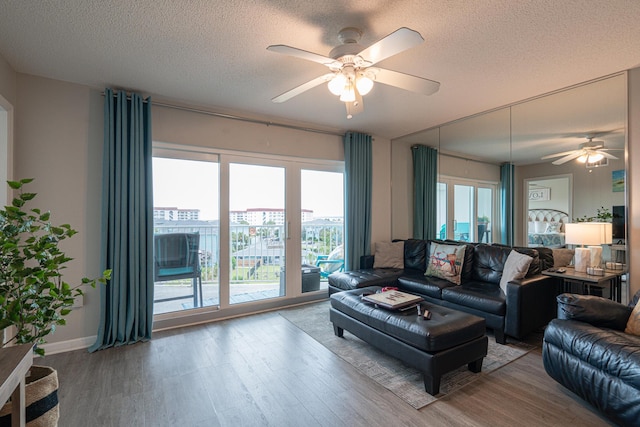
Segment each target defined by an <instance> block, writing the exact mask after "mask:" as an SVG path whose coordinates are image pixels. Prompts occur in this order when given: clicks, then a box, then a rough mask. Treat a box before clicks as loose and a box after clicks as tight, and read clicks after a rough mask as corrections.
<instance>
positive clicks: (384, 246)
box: [373, 241, 404, 268]
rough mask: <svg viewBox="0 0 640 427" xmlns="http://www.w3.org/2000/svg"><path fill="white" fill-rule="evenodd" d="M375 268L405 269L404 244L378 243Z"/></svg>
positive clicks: (374, 258) (374, 259) (401, 242)
mask: <svg viewBox="0 0 640 427" xmlns="http://www.w3.org/2000/svg"><path fill="white" fill-rule="evenodd" d="M373 268H404V242H403V241H400V242H376V252H375V254H374V257H373Z"/></svg>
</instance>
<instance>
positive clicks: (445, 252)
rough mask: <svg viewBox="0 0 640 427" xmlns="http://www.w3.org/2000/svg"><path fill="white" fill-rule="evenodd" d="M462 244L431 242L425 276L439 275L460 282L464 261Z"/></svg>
mask: <svg viewBox="0 0 640 427" xmlns="http://www.w3.org/2000/svg"><path fill="white" fill-rule="evenodd" d="M465 248H466V246H464V245H443V244H439V243H433V242H432V243H431V245H430V248H429V259H428V261H427V271H426V272H425V273H424V275H425V276H433V277H440V278H442V279H446V280H448V281H450V282H452V283H455V284H456V285H459V284H460V275H461V274H462V265H463V263H464V251H465Z"/></svg>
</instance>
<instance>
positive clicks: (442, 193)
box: [436, 182, 448, 240]
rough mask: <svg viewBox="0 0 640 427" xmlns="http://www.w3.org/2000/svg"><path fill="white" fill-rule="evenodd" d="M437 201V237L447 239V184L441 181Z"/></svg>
mask: <svg viewBox="0 0 640 427" xmlns="http://www.w3.org/2000/svg"><path fill="white" fill-rule="evenodd" d="M437 192H438V193H437V196H436V197H437V201H436V206H437V210H436V227H437V230H436V238H437V239H442V240H444V239H446V238H447V237H448V236H447V184H445V183H444V182H439V183H438V186H437Z"/></svg>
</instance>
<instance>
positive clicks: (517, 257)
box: [500, 250, 533, 294]
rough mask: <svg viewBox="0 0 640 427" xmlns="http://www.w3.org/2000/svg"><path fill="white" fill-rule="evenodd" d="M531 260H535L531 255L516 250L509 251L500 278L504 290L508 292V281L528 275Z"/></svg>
mask: <svg viewBox="0 0 640 427" xmlns="http://www.w3.org/2000/svg"><path fill="white" fill-rule="evenodd" d="M531 261H533V258H531V257H530V256H529V255H525V254H521V253H520V252H517V251H514V250H512V251H511V252H510V253H509V256H508V257H507V262H505V263H504V269H503V270H502V277H501V278H500V289H502V292H504V293H505V294H506V293H507V283H509V282H510V281H512V280H517V279H523V278H524V276H526V275H527V271H529V266H530V265H531Z"/></svg>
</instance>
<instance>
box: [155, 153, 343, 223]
mask: <svg viewBox="0 0 640 427" xmlns="http://www.w3.org/2000/svg"><path fill="white" fill-rule="evenodd" d="M284 173H285V170H284V168H281V167H271V166H255V165H245V164H238V163H232V164H230V167H229V174H230V189H229V191H230V195H231V200H230V209H231V210H245V209H247V208H252V207H253V208H276V209H277V208H283V206H284V200H285V194H284V190H283V185H284V184H283V183H284ZM218 175H219V167H218V163H215V162H207V161H196V160H180V159H167V158H159V157H154V158H153V197H154V203H153V204H154V206H155V207H177V208H180V209H200V219H203V220H215V219H219V214H218V212H219V203H218V189H219V186H220V183H219V179H218ZM343 194H344V189H343V184H342V174H341V173H335V172H324V171H312V170H303V171H302V208H303V209H310V210H313V211H314V217H316V218H318V217H325V216H342V215H343Z"/></svg>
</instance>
